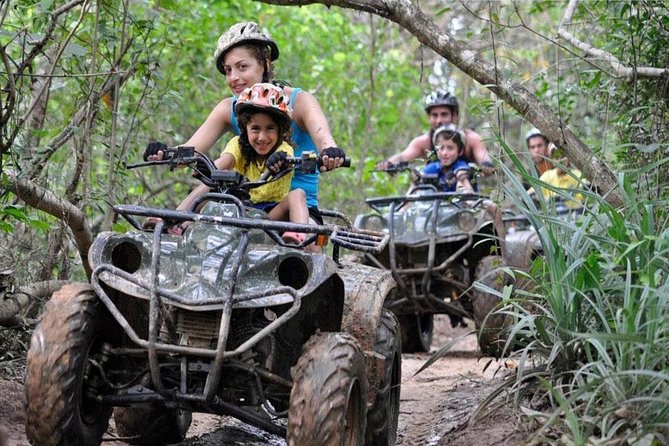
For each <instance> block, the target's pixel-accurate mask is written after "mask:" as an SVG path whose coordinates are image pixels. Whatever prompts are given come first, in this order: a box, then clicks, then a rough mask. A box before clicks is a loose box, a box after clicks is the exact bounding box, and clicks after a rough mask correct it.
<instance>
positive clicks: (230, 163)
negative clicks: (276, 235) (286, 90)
mask: <svg viewBox="0 0 669 446" xmlns="http://www.w3.org/2000/svg"><path fill="white" fill-rule="evenodd" d="M287 102H288V101H287V100H286V97H285V96H284V94H283V89H282V88H280V87H277V86H275V85H273V84H270V83H259V84H255V85H254V86H253V87H251V88H247V89H245V90H244V91H243V92H242V93H241V94H240V95H239V98H238V99H237V102H236V104H235V113H236V114H237V119H238V121H239V126H240V134H239V136H235V137H234V138H232V139H231V140H230V142H228V144H227V145H226V146H225V150H223V153H222V154H221V156H220V157H219V158H218V159H217V160H216V161H215V162H214V164H216V167H217V168H218V169H221V170H228V169H234V170H236V171H237V172H239V173H241V174H242V175H244V176H245V177H246V178H248V179H249V180H250V181H258V180H259V179H260V177H261V176H262V174H263V172H264V171H265V169H266V168H267V169H269V170H270V171H272V172H274V173H276V172H278V171H279V170H281V168H282V167H283V166H284V164H285V162H286V158H287V157H292V156H293V148H292V146H291V145H290V144H289V142H288V141H289V140H290V125H291V110H290V107H289V106H288V104H287ZM290 183H291V175H285V176H284V177H282V178H280V179H278V180H277V181H273V182H271V183H268V184H265V185H262V186H260V187H257V188H254V189H251V192H250V193H251V202H252V203H253V207H255V208H256V209H260V210H262V211H265V212H267V213H268V215H269V218H270V219H271V220H284V221H286V220H287V221H291V222H293V223H302V224H308V223H309V211H308V209H307V201H306V195H305V193H304V191H303V190H302V189H293V190H290ZM289 190H290V192H289ZM208 191H209V187H207V186H206V185H200V186H198V187H197V188H195V189H194V190H193V191H192V192H191V193H190V194H189V195H188V197H186V199H185V200H184V201H183V202H182V203H181V204H180V205H179V207H178V208H177V209H179V210H185V209H190V208H191V207H192V205H193V203H194V201H195V199H196V198H197V197H198V196H201V195H203V194H205V193H206V192H208ZM282 237H283V239H284V240H285V241H287V242H290V243H295V244H300V243H302V242H303V241H304V239H305V234H302V233H296V232H284V233H283V236H282Z"/></svg>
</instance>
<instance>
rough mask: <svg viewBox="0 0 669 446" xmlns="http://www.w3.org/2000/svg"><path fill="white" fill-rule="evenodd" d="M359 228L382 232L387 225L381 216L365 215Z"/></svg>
mask: <svg viewBox="0 0 669 446" xmlns="http://www.w3.org/2000/svg"><path fill="white" fill-rule="evenodd" d="M356 226H357V225H356ZM360 227H362V228H363V229H368V230H370V231H378V232H383V231H384V230H386V229H387V227H388V225H387V224H386V219H385V218H383V217H382V216H381V215H366V216H365V217H364V218H363V220H362V222H361V226H360Z"/></svg>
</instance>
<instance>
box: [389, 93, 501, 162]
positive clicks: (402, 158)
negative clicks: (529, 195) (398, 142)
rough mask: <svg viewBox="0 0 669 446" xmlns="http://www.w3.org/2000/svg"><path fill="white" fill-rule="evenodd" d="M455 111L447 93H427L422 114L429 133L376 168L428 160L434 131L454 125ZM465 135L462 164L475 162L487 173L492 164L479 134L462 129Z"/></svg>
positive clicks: (450, 95) (432, 151)
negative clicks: (424, 116) (425, 116)
mask: <svg viewBox="0 0 669 446" xmlns="http://www.w3.org/2000/svg"><path fill="white" fill-rule="evenodd" d="M458 111H459V104H458V100H457V99H456V97H455V96H453V95H452V94H450V93H449V92H447V91H443V90H436V91H434V92H432V93H431V94H429V95H428V96H427V97H426V98H425V112H426V113H427V116H428V119H429V121H430V131H429V132H427V133H423V134H422V135H420V136H417V137H415V138H414V139H412V140H411V142H410V143H409V145H408V146H407V148H406V149H404V150H403V151H402V152H400V153H397V154H395V155H393V156H391V157H390V158H388V159H387V160H385V161H381V162H380V163H378V164H377V166H376V168H377V169H387V168H388V166H389V165H390V164H396V163H400V162H409V161H413V160H415V159H417V158H421V157H422V158H424V159H425V160H427V159H429V158H430V154H432V153H435V152H434V150H435V148H434V145H433V143H432V141H433V137H434V132H435V130H437V129H438V128H439V127H441V126H443V125H447V124H456V125H457V123H458ZM465 136H466V139H467V143H466V145H465V150H464V153H463V158H464V159H465V161H469V162H476V163H477V164H478V165H479V166H480V167H481V171H482V172H483V174H484V175H489V174H491V173H492V172H493V170H494V165H493V163H492V160H491V158H490V154H489V153H488V150H487V149H486V147H485V143H484V142H483V139H481V135H479V134H478V133H476V132H475V131H473V130H471V129H466V130H465Z"/></svg>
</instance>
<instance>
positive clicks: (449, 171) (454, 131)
mask: <svg viewBox="0 0 669 446" xmlns="http://www.w3.org/2000/svg"><path fill="white" fill-rule="evenodd" d="M432 140H433V143H432V145H433V146H434V148H435V150H436V152H437V157H438V158H439V161H435V162H433V163H429V164H428V165H427V166H425V168H424V169H423V173H424V174H436V175H437V178H438V187H439V189H440V190H442V191H443V192H461V193H467V192H474V188H473V187H472V184H471V182H470V181H469V176H470V174H471V169H470V168H469V164H467V162H466V161H464V160H463V159H462V158H461V157H462V155H463V154H464V151H465V145H466V137H465V133H464V132H463V131H462V130H460V129H458V128H457V127H456V126H455V125H454V124H446V125H443V126H441V127H439V128H437V129H436V130H435V131H434V135H433V137H432Z"/></svg>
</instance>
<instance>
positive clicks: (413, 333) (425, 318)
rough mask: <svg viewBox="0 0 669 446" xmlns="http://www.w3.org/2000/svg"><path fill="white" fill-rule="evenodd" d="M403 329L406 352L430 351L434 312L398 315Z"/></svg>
mask: <svg viewBox="0 0 669 446" xmlns="http://www.w3.org/2000/svg"><path fill="white" fill-rule="evenodd" d="M397 319H398V320H399V322H400V327H401V329H402V351H403V352H404V353H420V352H429V351H430V346H431V345H432V332H433V331H434V315H433V314H403V315H401V316H398V317H397Z"/></svg>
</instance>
